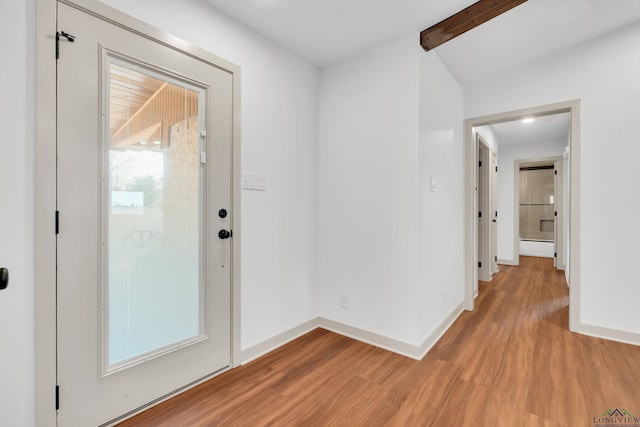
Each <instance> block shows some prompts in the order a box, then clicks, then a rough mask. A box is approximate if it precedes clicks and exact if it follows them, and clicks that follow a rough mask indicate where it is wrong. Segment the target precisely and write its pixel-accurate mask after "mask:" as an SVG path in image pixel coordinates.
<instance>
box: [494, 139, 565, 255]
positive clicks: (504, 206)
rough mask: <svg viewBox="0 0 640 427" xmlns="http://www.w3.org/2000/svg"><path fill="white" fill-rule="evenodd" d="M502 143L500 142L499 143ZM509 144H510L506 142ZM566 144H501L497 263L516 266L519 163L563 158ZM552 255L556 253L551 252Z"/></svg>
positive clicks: (499, 157) (562, 141)
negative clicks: (516, 191)
mask: <svg viewBox="0 0 640 427" xmlns="http://www.w3.org/2000/svg"><path fill="white" fill-rule="evenodd" d="M499 142H500V141H499ZM504 142H505V143H508V142H509V141H504ZM566 144H567V141H565V140H558V141H540V142H538V143H535V144H508V145H500V155H499V156H498V171H499V172H498V212H499V216H498V219H499V221H498V260H503V261H506V263H508V264H517V259H516V257H515V251H516V248H515V244H514V242H515V239H516V236H515V235H514V234H515V232H516V231H515V229H514V226H515V225H514V224H515V220H516V215H518V214H519V213H518V211H517V210H516V208H515V206H516V201H515V199H514V198H515V169H514V168H515V162H516V160H530V159H541V158H546V157H562V153H563V151H564V147H565V146H566ZM552 255H553V253H552Z"/></svg>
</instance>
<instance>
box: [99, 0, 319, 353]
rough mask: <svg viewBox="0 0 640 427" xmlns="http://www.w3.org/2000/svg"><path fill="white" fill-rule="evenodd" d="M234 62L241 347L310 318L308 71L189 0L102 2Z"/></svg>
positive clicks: (314, 102)
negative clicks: (249, 176) (253, 179)
mask: <svg viewBox="0 0 640 427" xmlns="http://www.w3.org/2000/svg"><path fill="white" fill-rule="evenodd" d="M104 3H107V4H109V5H111V6H113V7H115V8H117V9H120V10H121V11H123V12H125V13H127V14H129V15H131V16H134V17H137V18H138V19H140V20H143V21H145V22H147V23H149V24H151V25H153V26H156V27H158V28H161V29H162V30H164V31H166V32H168V33H170V34H174V35H176V36H178V37H180V38H182V39H184V40H186V41H188V42H190V43H192V44H194V45H196V46H198V47H201V48H203V49H206V50H207V51H210V52H212V53H214V54H216V55H218V56H220V57H222V58H224V59H226V60H228V61H231V62H234V63H236V64H238V65H239V66H240V67H241V85H242V88H241V97H242V100H241V132H242V133H241V139H242V159H241V161H242V170H243V171H245V172H253V173H260V174H265V175H266V182H267V190H266V191H265V192H257V191H248V190H243V192H242V199H241V202H242V343H241V346H242V348H243V349H247V348H249V347H251V346H254V345H256V344H258V343H260V342H262V341H264V340H266V339H267V338H270V337H272V336H274V335H276V334H279V333H281V332H283V331H286V330H288V329H291V328H293V327H295V326H297V325H299V324H301V323H303V322H306V321H308V320H310V319H312V318H314V317H315V306H314V302H313V292H314V289H315V277H316V232H317V228H316V225H317V173H318V172H317V139H318V123H317V121H318V97H317V84H318V71H317V69H316V67H314V66H313V65H311V64H310V63H308V62H307V61H305V60H302V59H300V58H299V57H297V56H295V55H293V54H292V53H290V52H288V51H286V50H284V49H283V48H280V47H278V46H276V45H275V44H273V43H272V42H270V41H268V40H267V39H265V38H264V37H262V36H261V35H259V34H257V33H255V32H254V31H253V30H250V29H248V28H247V27H244V26H242V25H240V24H239V23H237V22H236V21H233V20H231V19H230V18H228V17H227V16H226V15H224V14H222V13H220V12H218V11H217V10H215V9H213V8H212V7H211V6H209V5H208V4H207V3H206V2H203V1H199V0H184V1H180V2H176V1H172V0H159V1H158V0H140V1H136V2H132V1H129V0H105V1H104Z"/></svg>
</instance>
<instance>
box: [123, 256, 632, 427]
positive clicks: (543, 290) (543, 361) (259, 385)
mask: <svg viewBox="0 0 640 427" xmlns="http://www.w3.org/2000/svg"><path fill="white" fill-rule="evenodd" d="M520 262H521V265H520V266H518V267H514V266H504V265H502V266H500V272H499V273H498V274H496V275H495V276H494V280H493V281H491V282H481V284H480V295H479V297H478V299H477V300H476V309H475V311H474V312H464V313H463V314H462V315H461V316H460V317H459V319H458V320H457V321H456V322H455V323H454V324H453V326H452V327H451V328H450V329H449V330H448V331H447V333H446V334H445V335H444V336H443V337H442V338H441V339H440V341H439V342H438V343H437V344H436V345H435V346H434V347H433V349H432V350H431V351H430V352H429V353H428V354H427V356H425V357H424V358H423V360H422V361H415V360H412V359H409V358H406V357H403V356H399V355H396V354H393V353H390V352H388V351H385V350H382V349H379V348H376V347H372V346H370V345H367V344H364V343H361V342H357V341H354V340H352V339H349V338H346V337H342V336H340V335H337V334H334V333H332V332H328V331H325V330H322V329H317V330H315V331H312V332H310V333H308V334H306V335H304V336H303V337H301V338H299V339H297V340H295V341H293V342H291V343H289V344H287V345H285V346H283V347H281V348H279V349H277V350H275V351H273V352H271V353H269V354H268V355H266V356H263V357H262V358H260V359H258V360H256V361H253V362H251V363H249V364H247V365H245V366H243V367H240V368H238V369H235V370H233V371H229V372H227V373H224V374H222V375H220V376H219V377H217V378H214V379H213V380H210V381H208V382H206V383H204V384H202V385H200V386H198V387H196V388H194V389H192V390H190V391H188V392H185V393H183V394H182V395H180V396H178V397H176V398H174V399H171V400H169V401H167V402H165V403H163V404H160V405H158V406H157V407H155V408H152V409H150V410H148V411H146V412H144V413H142V414H140V415H139V416H137V417H134V418H132V419H130V420H128V421H125V422H124V423H122V424H120V426H122V427H126V426H154V427H156V426H234V427H235V426H262V425H274V426H282V425H292V426H310V425H315V426H367V427H369V426H382V425H387V426H438V427H440V426H454V425H456V426H510V427H511V426H570V427H573V426H592V425H593V419H594V417H596V416H600V415H602V414H603V413H604V412H605V411H607V410H609V409H616V408H617V409H620V410H623V409H625V410H626V411H628V412H629V413H631V414H634V415H636V416H638V415H640V399H639V398H638V385H639V384H640V347H635V346H631V345H626V344H621V343H616V342H611V341H605V340H601V339H596V338H591V337H587V336H582V335H577V334H573V333H571V332H569V330H568V326H567V322H568V305H567V304H568V289H567V286H566V282H565V279H564V274H563V272H562V271H557V270H555V269H554V268H553V260H552V259H544V258H530V257H521V258H520Z"/></svg>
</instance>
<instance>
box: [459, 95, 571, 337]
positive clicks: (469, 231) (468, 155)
mask: <svg viewBox="0 0 640 427" xmlns="http://www.w3.org/2000/svg"><path fill="white" fill-rule="evenodd" d="M564 112H570V113H571V138H570V148H569V151H570V153H571V156H570V158H569V161H570V175H571V177H570V190H569V191H570V202H569V205H570V206H568V207H565V208H568V209H569V241H570V246H569V251H570V253H569V277H570V278H571V287H570V292H569V301H570V303H569V329H570V330H572V331H578V330H579V329H580V328H581V325H580V100H572V101H567V102H560V103H556V104H550V105H543V106H539V107H533V108H527V109H522V110H516V111H509V112H505V113H500V114H491V115H488V116H482V117H475V118H470V119H466V120H465V130H464V132H465V142H464V144H465V146H464V153H465V159H464V162H465V196H464V200H465V217H464V230H465V293H464V295H465V300H464V307H465V309H466V310H473V308H474V295H473V289H474V283H475V282H476V281H477V280H478V279H477V268H476V266H477V265H478V264H477V262H478V260H477V254H476V248H474V246H475V245H477V242H476V239H477V220H476V215H477V214H476V213H475V212H476V211H477V207H476V203H475V191H474V181H475V175H476V171H475V166H476V162H477V158H476V151H475V141H474V138H473V127H476V126H485V125H491V124H494V123H500V122H504V121H510V120H517V119H521V118H523V117H524V116H532V117H536V116H546V115H551V114H557V113H564Z"/></svg>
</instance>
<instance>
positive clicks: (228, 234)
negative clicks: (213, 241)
mask: <svg viewBox="0 0 640 427" xmlns="http://www.w3.org/2000/svg"><path fill="white" fill-rule="evenodd" d="M218 237H219V238H221V239H228V238H229V237H231V232H230V231H227V230H220V231H218Z"/></svg>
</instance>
